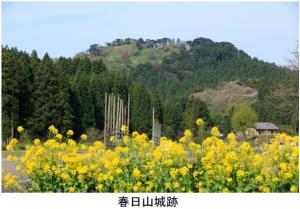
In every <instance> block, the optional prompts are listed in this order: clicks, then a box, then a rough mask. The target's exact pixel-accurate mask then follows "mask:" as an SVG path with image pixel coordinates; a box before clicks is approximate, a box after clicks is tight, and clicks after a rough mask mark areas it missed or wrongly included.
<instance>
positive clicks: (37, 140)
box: [33, 138, 41, 145]
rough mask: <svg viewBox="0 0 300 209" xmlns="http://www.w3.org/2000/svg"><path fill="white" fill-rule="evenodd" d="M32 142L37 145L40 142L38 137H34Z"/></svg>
mask: <svg viewBox="0 0 300 209" xmlns="http://www.w3.org/2000/svg"><path fill="white" fill-rule="evenodd" d="M33 143H34V144H35V145H39V144H41V140H40V139H39V138H36V139H34V140H33Z"/></svg>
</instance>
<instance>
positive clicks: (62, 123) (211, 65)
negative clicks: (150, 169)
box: [2, 38, 299, 138]
mask: <svg viewBox="0 0 300 209" xmlns="http://www.w3.org/2000/svg"><path fill="white" fill-rule="evenodd" d="M298 79H299V77H298V71H296V72H295V71H290V70H288V69H287V68H284V67H279V66H277V65H275V64H271V63H266V62H263V61H260V60H258V59H256V58H251V57H250V56H249V55H247V54H246V53H245V52H244V51H242V50H239V49H237V48H236V47H235V46H234V45H232V44H231V43H228V42H213V41H212V40H210V39H206V38H197V39H194V40H193V41H186V42H184V41H181V40H176V41H175V40H172V39H167V38H165V39H158V40H149V39H147V40H143V39H138V40H135V39H125V40H122V39H117V40H115V41H113V42H112V43H107V46H98V45H95V44H93V45H91V46H90V48H89V50H87V51H86V52H81V53H78V54H77V55H76V56H75V57H74V58H64V57H60V58H58V59H51V58H50V57H49V55H48V54H45V56H44V57H43V58H42V59H39V58H38V57H37V54H36V52H35V51H33V52H32V53H31V55H29V54H28V53H27V52H23V51H19V50H17V48H9V47H2V137H3V138H6V137H9V136H11V135H14V134H16V130H15V129H14V128H15V127H16V126H17V125H23V126H25V127H27V129H28V130H30V132H31V133H30V134H31V135H33V136H42V134H43V133H45V130H46V129H47V127H48V126H49V125H51V124H55V125H56V126H57V127H58V128H59V130H61V131H65V130H66V129H69V128H72V129H74V130H75V133H76V134H81V133H82V132H85V131H86V129H87V128H97V129H100V130H102V128H103V117H104V116H103V112H104V110H103V107H104V104H103V102H104V94H105V92H115V93H119V94H121V96H122V98H124V99H125V100H126V97H127V95H128V93H130V94H131V97H132V105H131V112H132V118H131V121H130V123H131V124H130V127H131V128H132V129H133V130H139V131H145V132H147V133H151V120H152V119H151V109H152V107H153V106H155V108H156V110H157V111H156V112H157V113H156V114H157V115H156V117H157V118H158V119H159V121H160V122H161V123H162V124H163V133H164V134H166V135H168V136H171V137H174V138H175V137H176V136H177V135H178V134H180V132H181V131H182V130H183V129H184V128H185V127H192V126H193V125H195V124H190V122H191V121H194V120H195V119H196V118H197V117H201V118H204V120H205V121H206V122H207V125H208V126H210V125H214V124H217V125H218V126H219V127H220V129H221V130H222V129H223V130H224V131H228V130H231V129H232V127H231V125H230V123H229V122H228V121H229V120H230V117H232V113H233V110H234V108H233V107H234V106H235V105H237V104H235V101H232V102H229V103H226V107H224V108H223V107H222V109H220V110H216V109H213V108H211V107H210V105H208V106H207V104H206V103H205V102H203V101H201V100H200V99H199V97H197V96H195V97H194V95H197V94H199V93H200V94H201V92H203V91H205V90H207V89H216V90H217V89H220V88H221V87H222V85H226V83H229V82H235V83H236V84H237V85H239V86H241V88H242V87H244V88H245V89H247V88H248V89H252V90H253V91H254V92H256V95H255V99H254V100H251V102H250V103H249V105H250V106H252V108H254V110H255V111H256V112H257V114H258V120H260V121H269V122H274V123H276V124H277V125H279V126H280V127H281V128H284V129H285V130H287V131H290V132H292V131H297V127H298V121H299V119H298V106H299V104H298V98H299V96H298V95H299V92H298ZM223 92H224V91H223ZM216 95H219V94H217V93H216ZM226 96H227V95H224V98H225V97H226ZM219 97H220V96H219ZM212 101H214V100H212Z"/></svg>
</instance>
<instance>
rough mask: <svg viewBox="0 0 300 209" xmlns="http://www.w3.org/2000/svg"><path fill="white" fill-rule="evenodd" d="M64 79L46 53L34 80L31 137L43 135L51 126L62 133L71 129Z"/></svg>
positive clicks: (68, 99)
mask: <svg viewBox="0 0 300 209" xmlns="http://www.w3.org/2000/svg"><path fill="white" fill-rule="evenodd" d="M64 77H65V75H64V73H62V72H60V71H58V70H57V69H56V68H55V66H54V64H53V61H52V60H51V59H50V57H49V56H48V54H47V53H46V54H45V56H44V58H43V60H42V61H41V64H40V66H39V68H38V70H37V71H36V74H35V78H34V91H33V102H34V111H33V115H32V118H31V120H30V122H29V124H30V126H31V130H32V132H33V135H38V136H43V135H45V133H46V129H47V127H48V126H49V125H51V124H54V125H55V126H57V127H58V128H59V129H61V130H62V131H63V132H64V131H65V130H66V129H68V128H71V127H72V117H73V116H72V110H71V106H70V91H69V87H68V83H67V81H65V79H64Z"/></svg>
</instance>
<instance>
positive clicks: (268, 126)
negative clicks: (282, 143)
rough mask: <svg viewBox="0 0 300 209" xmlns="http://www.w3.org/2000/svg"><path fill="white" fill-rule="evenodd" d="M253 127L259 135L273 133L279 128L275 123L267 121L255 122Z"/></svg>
mask: <svg viewBox="0 0 300 209" xmlns="http://www.w3.org/2000/svg"><path fill="white" fill-rule="evenodd" d="M254 128H255V129H256V131H257V132H258V133H259V134H260V135H261V134H264V135H265V134H271V135H275V134H276V133H277V132H278V131H279V128H278V127H277V126H276V125H275V124H273V123H269V122H257V123H256V124H255V125H254Z"/></svg>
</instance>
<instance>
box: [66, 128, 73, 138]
mask: <svg viewBox="0 0 300 209" xmlns="http://www.w3.org/2000/svg"><path fill="white" fill-rule="evenodd" d="M66 134H67V135H68V136H73V135H74V131H73V130H71V129H69V130H68V131H67V133H66Z"/></svg>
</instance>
